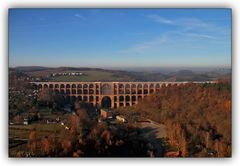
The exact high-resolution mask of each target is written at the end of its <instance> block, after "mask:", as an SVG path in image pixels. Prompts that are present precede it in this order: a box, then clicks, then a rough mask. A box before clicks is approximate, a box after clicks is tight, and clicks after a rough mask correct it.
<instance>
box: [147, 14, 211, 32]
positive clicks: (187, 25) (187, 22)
mask: <svg viewBox="0 0 240 166" xmlns="http://www.w3.org/2000/svg"><path fill="white" fill-rule="evenodd" d="M146 17H147V18H148V19H150V20H151V21H154V22H157V23H160V24H168V25H172V26H176V27H180V28H182V30H184V31H189V30H194V29H199V28H208V27H210V24H209V23H207V22H205V21H203V20H200V19H198V18H178V19H175V20H173V19H172V20H171V19H168V18H164V17H162V16H160V15H157V14H154V15H147V16H146Z"/></svg>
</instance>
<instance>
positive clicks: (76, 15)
mask: <svg viewBox="0 0 240 166" xmlns="http://www.w3.org/2000/svg"><path fill="white" fill-rule="evenodd" d="M74 17H77V18H80V19H82V20H85V19H86V18H85V17H84V16H82V15H80V14H75V15H74Z"/></svg>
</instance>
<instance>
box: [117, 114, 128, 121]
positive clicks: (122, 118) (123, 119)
mask: <svg viewBox="0 0 240 166" xmlns="http://www.w3.org/2000/svg"><path fill="white" fill-rule="evenodd" d="M116 119H117V120H118V121H119V122H122V123H127V120H126V119H125V118H124V117H122V116H119V115H117V116H116Z"/></svg>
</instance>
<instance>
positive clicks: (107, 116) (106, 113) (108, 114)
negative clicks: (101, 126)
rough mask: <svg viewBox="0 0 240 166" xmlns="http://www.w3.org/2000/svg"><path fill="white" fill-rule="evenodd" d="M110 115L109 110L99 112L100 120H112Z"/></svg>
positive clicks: (111, 113)
mask: <svg viewBox="0 0 240 166" xmlns="http://www.w3.org/2000/svg"><path fill="white" fill-rule="evenodd" d="M112 115H113V112H112V111H111V110H109V109H101V110H100V116H101V117H102V118H105V119H107V118H109V119H110V118H112Z"/></svg>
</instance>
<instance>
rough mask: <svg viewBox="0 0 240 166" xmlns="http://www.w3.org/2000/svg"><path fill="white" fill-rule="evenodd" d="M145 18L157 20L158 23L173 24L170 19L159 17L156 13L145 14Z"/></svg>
mask: <svg viewBox="0 0 240 166" xmlns="http://www.w3.org/2000/svg"><path fill="white" fill-rule="evenodd" d="M147 18H149V19H150V20H152V21H154V22H158V23H161V24H173V21H172V20H169V19H166V18H164V17H161V16H159V15H157V14H153V15H147Z"/></svg>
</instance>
